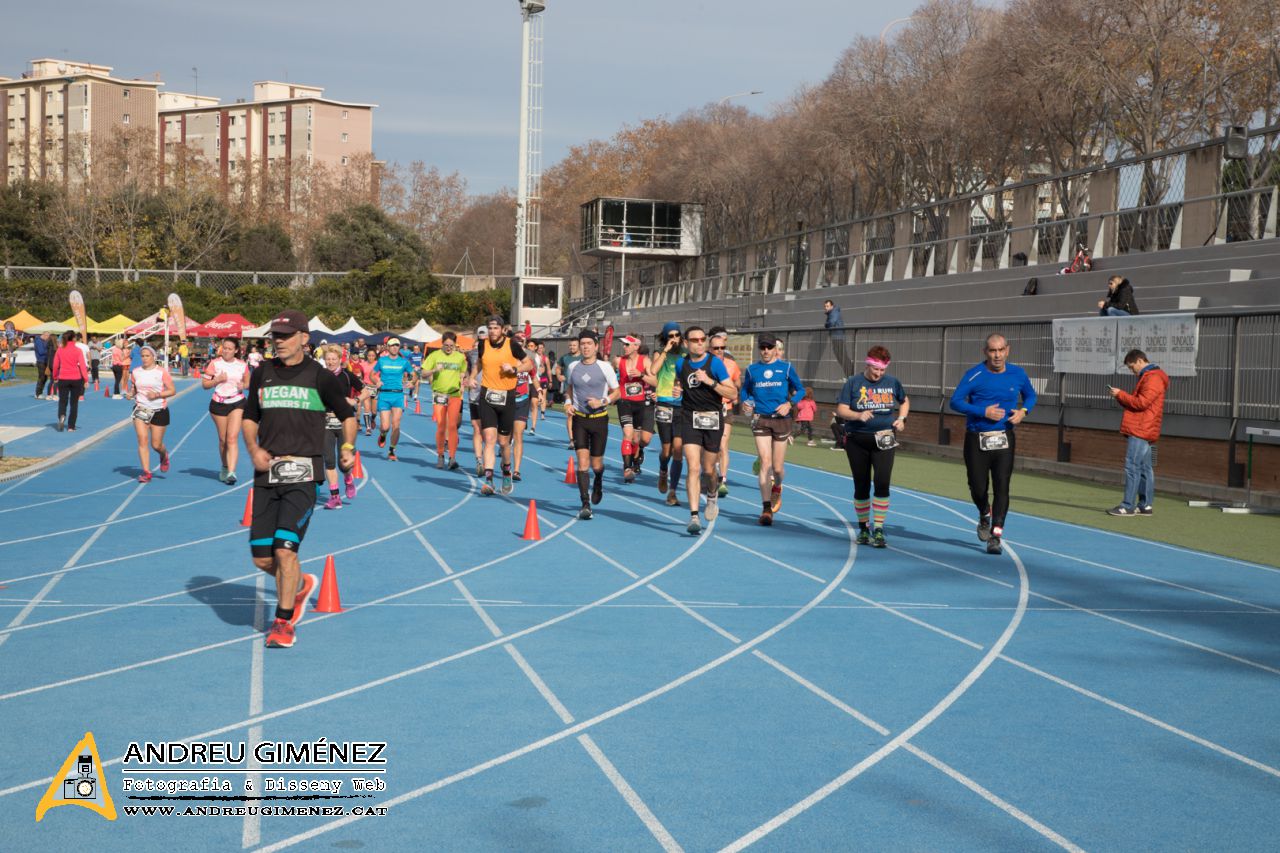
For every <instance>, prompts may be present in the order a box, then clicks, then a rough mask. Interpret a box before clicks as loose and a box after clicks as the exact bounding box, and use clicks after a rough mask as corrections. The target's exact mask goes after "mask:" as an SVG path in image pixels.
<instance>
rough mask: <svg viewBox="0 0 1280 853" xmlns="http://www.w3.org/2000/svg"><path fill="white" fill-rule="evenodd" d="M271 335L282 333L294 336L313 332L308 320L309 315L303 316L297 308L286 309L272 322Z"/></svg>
mask: <svg viewBox="0 0 1280 853" xmlns="http://www.w3.org/2000/svg"><path fill="white" fill-rule="evenodd" d="M270 331H271V333H272V334H275V333H276V332H282V333H284V334H288V335H293V334H297V333H298V332H302V333H303V334H304V335H305V334H309V333H310V332H311V326H310V323H309V321H308V320H307V315H306V314H303V313H302V312H301V311H298V310H297V309H295V308H286V309H285V310H283V311H281V312H280V313H279V314H277V315H276V316H275V319H273V320H272V321H271V330H270Z"/></svg>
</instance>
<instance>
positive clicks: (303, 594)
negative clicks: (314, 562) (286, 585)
mask: <svg viewBox="0 0 1280 853" xmlns="http://www.w3.org/2000/svg"><path fill="white" fill-rule="evenodd" d="M315 588H316V576H315V575H306V574H304V575H303V576H302V586H301V588H299V590H298V595H297V597H296V598H294V600H293V618H292V619H290V620H289V624H290V625H297V624H298V623H299V622H301V621H302V615H303V614H304V613H306V612H307V600H308V599H310V598H311V593H312V592H314V591H315Z"/></svg>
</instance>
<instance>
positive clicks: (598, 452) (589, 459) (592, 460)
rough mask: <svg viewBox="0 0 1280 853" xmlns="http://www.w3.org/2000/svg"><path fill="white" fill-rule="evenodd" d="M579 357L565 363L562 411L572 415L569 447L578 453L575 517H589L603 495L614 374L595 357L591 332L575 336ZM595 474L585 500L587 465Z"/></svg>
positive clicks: (614, 395) (595, 345)
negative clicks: (579, 499)
mask: <svg viewBox="0 0 1280 853" xmlns="http://www.w3.org/2000/svg"><path fill="white" fill-rule="evenodd" d="M578 344H579V347H580V351H581V353H582V360H581V361H576V362H574V363H573V364H571V365H569V373H568V375H567V377H566V382H565V403H564V406H565V411H566V412H569V413H571V414H572V415H573V447H574V450H576V451H577V454H578V493H579V495H581V497H582V510H581V511H580V512H579V513H578V518H581V519H589V518H591V504H598V503H600V501H601V500H603V498H604V482H603V481H604V450H605V446H606V445H607V444H608V443H609V406H610V405H611V404H612V403H614V402H616V401H617V399H618V394H619V389H618V374H617V373H615V372H614V370H613V365H611V364H609V363H608V362H607V361H600V360H599V359H597V358H596V354H597V352H598V349H599V346H598V343H597V340H596V336H595V334H594V333H592V332H586V331H584V332H583V333H582V334H581V335H579V336H578ZM588 464H590V466H591V472H592V473H593V474H594V475H595V482H594V484H593V485H592V487H591V496H590V502H588V499H587V482H588V474H587V466H588Z"/></svg>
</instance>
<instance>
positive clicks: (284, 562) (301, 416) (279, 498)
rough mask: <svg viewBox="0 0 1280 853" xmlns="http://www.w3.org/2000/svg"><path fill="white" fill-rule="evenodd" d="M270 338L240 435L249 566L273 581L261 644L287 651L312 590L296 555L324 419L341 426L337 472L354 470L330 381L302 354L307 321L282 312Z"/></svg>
mask: <svg viewBox="0 0 1280 853" xmlns="http://www.w3.org/2000/svg"><path fill="white" fill-rule="evenodd" d="M270 333H271V339H272V341H273V342H274V344H275V351H276V355H275V357H274V358H272V359H270V360H268V361H264V362H263V363H262V364H261V365H260V366H259V367H258V368H257V369H255V370H254V371H253V375H252V376H251V377H250V379H249V393H248V395H247V397H246V401H245V409H244V424H243V427H242V430H241V431H242V434H243V435H244V446H245V450H246V451H247V452H248V455H249V458H250V459H251V460H252V461H253V467H254V471H255V473H254V478H253V522H252V524H251V525H250V528H249V549H250V552H251V553H252V554H253V564H254V565H255V566H257V567H258V568H259V569H261V570H262V571H264V572H266V573H267V574H269V575H271V576H273V577H274V578H275V579H276V594H277V596H278V602H277V604H276V617H275V621H274V622H273V623H272V625H271V630H270V632H269V633H268V634H267V645H268V646H272V647H279V648H288V647H289V646H292V645H293V641H294V628H295V626H297V624H298V622H299V621H300V620H301V619H302V615H303V613H304V612H306V609H307V599H308V598H309V597H310V595H311V592H312V590H313V589H315V585H316V576H315V575H311V574H307V575H304V574H302V570H301V568H300V567H299V564H298V549H299V548H300V547H301V546H302V539H303V537H304V536H305V535H306V533H307V524H308V522H309V521H310V520H311V515H312V511H313V510H314V509H315V505H316V484H317V483H320V482H322V480H323V479H324V463H323V456H324V442H325V421H326V415H325V412H326V411H329V412H333V414H334V416H335V417H336V418H338V420H340V421H341V422H342V445H341V447H340V454H339V456H340V458H339V467H340V468H341V469H342V470H343V471H350V470H351V466H352V465H354V464H355V440H356V429H357V426H356V417H355V410H354V409H352V408H351V404H350V403H349V402H347V397H346V394H345V393H343V388H342V386H341V385H340V384H339V383H338V379H337V377H335V376H334V375H333V374H332V373H330V372H329V371H327V370H325V369H324V366H323V365H321V364H320V363H319V362H317V361H315V360H314V359H310V358H307V357H306V356H305V354H304V352H303V348H302V345H303V343H305V342H306V340H307V333H308V325H307V315H306V314H303V313H302V312H301V311H295V310H286V311H281V312H280V314H279V315H278V316H277V317H276V318H275V319H274V320H272V321H271V332H270Z"/></svg>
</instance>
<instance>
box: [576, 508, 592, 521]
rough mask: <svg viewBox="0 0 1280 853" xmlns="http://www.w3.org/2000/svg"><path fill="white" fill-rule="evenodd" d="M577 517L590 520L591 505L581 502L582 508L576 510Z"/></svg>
mask: <svg viewBox="0 0 1280 853" xmlns="http://www.w3.org/2000/svg"><path fill="white" fill-rule="evenodd" d="M578 518H580V519H582V520H583V521H590V520H591V505H590V504H583V505H582V509H580V510H578Z"/></svg>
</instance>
